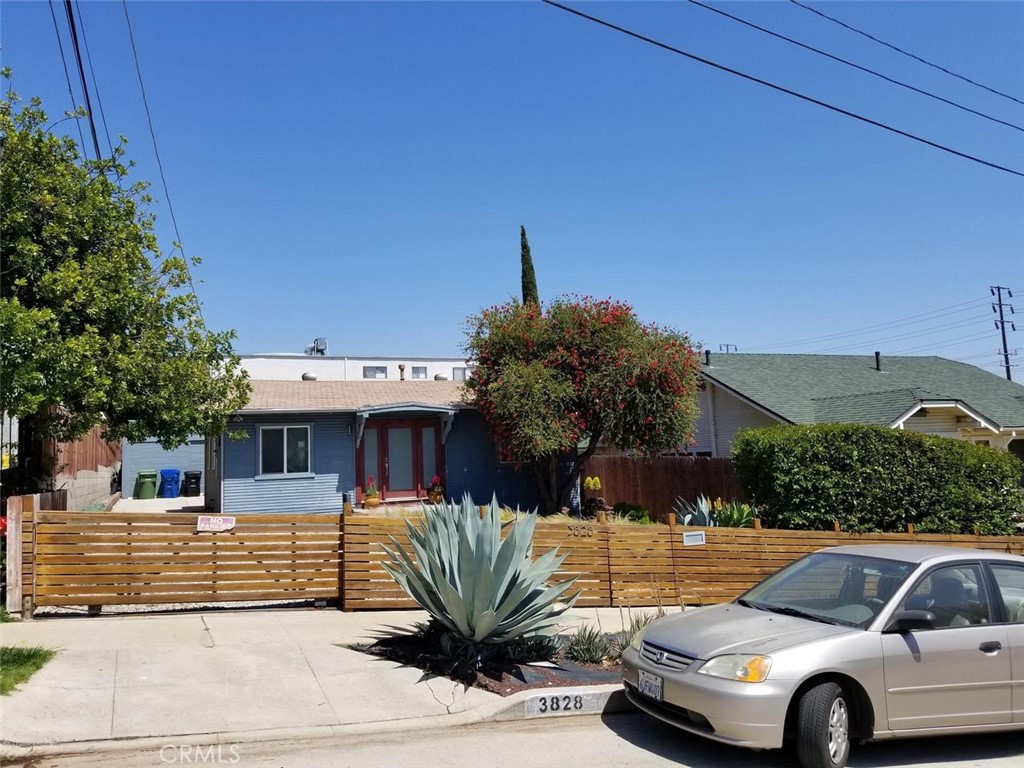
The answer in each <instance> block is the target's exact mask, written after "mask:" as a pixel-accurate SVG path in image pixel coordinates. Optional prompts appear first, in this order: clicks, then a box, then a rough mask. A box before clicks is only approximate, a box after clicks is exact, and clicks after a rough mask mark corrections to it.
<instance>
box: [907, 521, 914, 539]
mask: <svg viewBox="0 0 1024 768" xmlns="http://www.w3.org/2000/svg"><path fill="white" fill-rule="evenodd" d="M907 533H909V534H910V535H911V536H913V535H914V524H913V523H907Z"/></svg>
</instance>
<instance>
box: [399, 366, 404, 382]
mask: <svg viewBox="0 0 1024 768" xmlns="http://www.w3.org/2000/svg"><path fill="white" fill-rule="evenodd" d="M398 380H399V381H405V363H399V364H398Z"/></svg>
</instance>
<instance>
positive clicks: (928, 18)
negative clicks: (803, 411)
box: [0, 0, 1024, 380]
mask: <svg viewBox="0 0 1024 768" xmlns="http://www.w3.org/2000/svg"><path fill="white" fill-rule="evenodd" d="M62 5H63V4H61V3H58V4H56V5H55V6H54V8H55V10H56V12H57V20H58V23H59V27H60V30H61V34H62V35H63V39H64V44H65V52H66V53H68V54H70V51H69V40H68V36H67V22H66V20H65V19H64V16H63V7H62ZM815 6H816V7H818V8H820V9H822V10H824V11H825V12H828V13H830V14H832V15H834V16H836V17H837V18H841V19H843V20H845V21H847V22H849V23H851V24H853V25H856V26H858V27H860V28H863V29H865V30H867V31H870V32H872V33H874V34H876V35H877V36H879V37H881V38H883V39H886V40H889V41H891V42H894V43H896V44H898V45H900V46H901V47H903V48H905V49H907V50H909V51H912V52H914V53H916V54H918V55H920V56H922V57H924V58H926V59H929V60H932V61H935V62H937V63H939V64H942V65H943V66H945V67H947V68H949V69H951V70H954V71H956V72H959V73H961V74H964V75H967V76H969V77H971V78H973V79H975V80H978V81H980V82H983V83H985V84H987V85H989V86H991V87H993V88H996V89H998V90H1002V91H1005V92H1006V93H1008V94H1011V95H1014V96H1016V97H1017V98H1020V99H1022V100H1024V3H1019V2H998V3H986V2H970V3H956V2H938V3H931V2H906V3H891V2H856V3H848V2H829V3H816V4H815ZM575 7H578V8H581V9H583V10H585V11H587V12H589V13H591V14H594V15H597V16H600V17H602V18H605V19H607V20H609V21H613V22H615V23H617V24H621V25H623V26H626V27H629V28H631V29H634V30H635V31H637V32H640V33H643V34H646V35H649V36H652V37H655V38H657V39H659V40H662V41H664V42H666V43H669V44H672V45H675V46H677V47H680V48H683V49H686V50H688V51H691V52H693V53H695V54H698V55H700V56H704V57H706V58H710V59H713V60H715V61H718V62H720V63H722V64H725V65H728V66H730V67H734V68H737V69H741V70H743V71H747V72H749V73H751V74H754V75H757V76H759V77H761V78H764V79H768V80H771V81H773V82H777V83H779V84H780V85H784V86H786V87H789V88H792V89H794V90H798V91H801V92H803V93H806V94H808V95H811V96H814V97H816V98H819V99H822V100H824V101H829V102H831V103H834V104H836V105H838V106H841V107H843V108H846V109H849V110H851V111H855V112H859V113H861V114H864V115H866V116H868V117H871V118H873V119H876V120H879V121H882V122H886V123H890V124H892V125H894V126H897V127H899V128H901V129H903V130H906V131H909V132H912V133H917V134H919V135H921V136H924V137H926V138H928V139H930V140H932V141H936V142H939V143H942V144H947V145H950V146H952V147H955V148H957V149H959V150H961V151H964V152H968V153H970V154H974V155H978V156H980V157H983V158H985V159H986V160H990V161H992V162H995V163H998V164H1001V165H1006V166H1010V167H1014V168H1016V169H1018V170H1024V133H1022V132H1021V131H1018V130H1014V129H1011V128H1007V127H1005V126H1002V125H997V124H995V123H992V122H990V121H987V120H984V119H981V118H978V117H975V116H972V115H968V114H966V113H963V112H961V111H959V110H956V109H953V108H951V107H948V106H945V105H943V104H939V103H937V102H934V101H932V100H931V99H927V98H925V97H922V96H918V95H915V94H911V93H909V92H907V91H905V90H903V89H900V88H897V87H895V86H891V85H888V84H885V83H883V82H881V81H879V80H876V79H875V78H871V77H869V76H867V75H864V74H862V73H858V72H855V71H853V70H850V69H848V68H846V67H843V66H841V65H839V64H835V63H833V62H829V61H826V60H825V59H822V58H820V57H817V56H815V55H813V54H811V53H808V52H805V51H801V50H799V49H796V48H795V47H794V46H791V45H789V44H786V43H783V42H781V41H778V40H774V39H771V38H769V37H767V36H765V35H763V34H761V33H759V32H756V31H754V30H750V29H747V28H744V27H741V26H740V25H738V24H736V23H735V22H732V21H730V20H728V19H724V18H721V17H720V16H717V15H715V14H712V13H710V12H708V11H705V10H703V9H701V8H699V7H696V6H693V5H691V4H689V3H687V2H682V1H679V2H658V3H644V2H629V3H627V2H609V3H585V4H579V3H577V4H575ZM718 7H720V8H722V9H723V10H726V11H728V12H730V13H732V14H735V15H737V16H741V17H743V18H745V19H748V20H750V21H752V22H755V23H758V24H761V25H762V26H766V27H769V28H771V29H773V30H775V31H778V32H780V33H782V34H786V35H789V36H791V37H794V38H797V39H799V40H801V41H803V42H806V43H808V44H811V45H815V46H817V47H820V48H824V49H826V50H828V51H829V52H831V53H833V54H835V55H838V56H843V57H846V58H849V59H852V60H854V61H856V62H857V63H859V64H861V65H863V66H868V67H872V68H876V69H878V70H880V71H883V72H885V73H886V74H887V75H889V76H891V77H895V78H898V79H903V80H907V81H909V82H911V83H913V84H914V85H915V86H917V87H919V88H924V89H929V90H934V91H935V92H937V93H939V94H941V95H942V96H943V97H945V98H948V99H952V100H955V101H958V102H961V103H963V104H965V105H967V106H970V107H971V108H973V109H977V110H980V111H983V112H986V113H989V114H991V115H993V116H996V117H998V118H1000V119H1002V120H1006V121H1009V122H1014V123H1017V124H1019V125H1022V126H1024V105H1021V104H1018V103H1015V102H1012V101H1009V100H1007V99H1004V98H1000V97H997V96H995V95H993V94H991V93H988V92H986V91H983V90H980V89H978V88H975V87H973V86H970V85H968V84H966V83H963V82H961V81H959V80H955V79H953V78H951V77H949V76H947V75H944V74H942V73H940V72H937V71H936V70H934V69H930V68H928V67H925V66H924V65H922V64H919V63H917V62H914V61H911V60H910V59H907V58H906V57H903V56H900V55H899V54H897V53H895V52H893V51H891V50H888V49H885V48H883V47H881V46H879V45H877V44H875V43H872V42H870V41H868V40H866V39H864V38H862V37H860V36H857V35H855V34H853V33H851V32H849V31H847V30H845V29H842V28H840V27H838V26H836V25H834V24H831V23H829V22H827V21H825V20H823V19H821V18H820V17H818V16H815V15H813V14H811V13H808V12H807V11H805V10H803V9H801V8H799V7H797V6H795V5H793V4H791V3H787V2H782V1H781V0H779V1H773V2H758V3H727V4H720V5H719V6H718ZM129 12H130V14H131V19H132V24H133V28H134V32H135V38H136V44H137V46H138V49H139V57H140V61H141V66H142V72H143V76H144V78H145V84H146V89H147V93H148V96H149V101H150V106H151V108H152V113H153V120H154V125H155V129H156V134H157V139H158V142H159V149H160V153H161V156H162V159H163V164H164V169H165V172H166V175H167V181H168V184H169V187H170V192H171V200H172V202H173V204H174V208H175V212H176V215H177V219H178V224H179V227H180V231H181V236H182V240H183V242H184V244H185V248H186V251H187V252H189V253H192V254H196V255H199V256H201V257H202V258H203V260H204V261H203V264H202V265H201V266H199V267H198V268H196V269H195V271H194V275H195V277H196V278H197V280H198V281H201V282H199V283H197V288H198V290H199V293H200V296H201V299H202V301H203V306H204V314H205V317H206V319H207V322H208V324H209V325H211V326H212V327H215V328H218V329H221V328H234V329H236V330H237V332H238V337H239V338H238V342H237V349H238V351H240V352H243V353H252V352H264V351H277V352H283V351H294V352H299V351H301V350H302V348H303V347H304V346H305V345H306V344H308V343H309V342H311V341H312V339H313V338H314V337H315V336H326V337H327V338H328V339H329V343H330V353H331V354H338V355H343V354H351V355H371V354H381V355H410V356H413V355H424V356H430V355H439V356H447V355H457V354H460V350H461V344H462V341H463V326H462V323H463V320H464V319H465V317H466V316H467V315H469V314H471V313H473V312H475V311H477V310H478V309H480V308H481V307H483V306H487V305H489V304H492V303H497V302H501V301H504V300H506V299H508V298H509V297H511V296H514V295H517V294H518V291H519V237H518V234H519V225H520V224H524V225H525V226H526V227H527V230H528V232H529V237H530V243H531V246H532V248H533V254H534V261H535V265H536V271H537V278H538V283H539V287H540V293H541V297H542V298H548V299H549V298H553V297H554V296H556V295H560V294H563V293H568V292H575V293H580V294H592V295H596V296H614V297H616V298H620V299H624V300H627V301H629V302H631V303H632V304H633V306H634V307H635V309H636V311H637V313H638V314H639V315H640V317H641V318H642V319H643V320H645V321H652V322H657V323H660V324H663V325H671V326H674V327H676V328H678V329H680V330H684V331H686V332H688V333H689V334H690V335H691V337H692V338H693V339H694V340H695V341H697V342H702V343H703V344H704V345H705V346H706V347H707V348H709V349H711V350H713V351H716V352H717V350H718V349H719V345H720V344H725V343H729V344H734V345H737V346H738V347H739V349H740V351H758V350H764V351H772V352H833V351H835V352H842V353H849V354H871V353H872V352H874V351H875V350H876V349H878V350H881V351H882V352H883V354H897V353H903V352H907V351H912V352H914V353H921V354H940V355H944V356H947V357H954V358H959V359H964V360H968V361H969V362H972V363H974V364H977V365H981V366H982V367H985V368H987V369H989V370H993V371H995V372H1000V371H1001V368H1000V366H999V360H998V358H997V357H996V356H995V354H994V353H995V351H996V349H997V348H998V347H999V338H998V334H997V332H996V330H995V329H994V327H993V325H992V317H993V315H992V311H991V309H990V308H989V305H988V303H987V301H986V299H987V298H988V287H989V286H990V285H995V284H1000V285H1006V286H1010V287H1011V288H1015V289H1016V290H1017V292H1018V293H1017V294H1016V295H1017V296H1018V297H1019V298H1018V299H1017V301H1016V306H1017V307H1018V308H1019V309H1020V311H1021V312H1024V251H1022V243H1024V178H1021V177H1017V176H1012V175H1010V174H1006V173H1002V172H999V171H995V170H992V169H990V168H986V167H983V166H980V165H977V164H975V163H971V162H968V161H965V160H962V159H959V158H956V157H953V156H950V155H948V154H945V153H943V152H939V151H937V150H935V149H932V148H929V147H926V146H923V145H921V144H918V143H915V142H912V141H909V140H907V139H904V138H901V137H899V136H895V135H892V134H889V133H887V132H884V131H881V130H879V129H876V128H873V127H870V126H867V125H864V124H862V123H859V122H857V121H854V120H851V119H849V118H846V117H843V116H840V115H836V114H834V113H831V112H828V111H826V110H823V109H821V108H819V107H815V106H812V105H809V104H806V103H803V102H800V101H798V100H796V99H793V98H791V97H789V96H785V95H783V94H780V93H777V92H774V91H771V90H769V89H767V88H764V87H762V86H758V85H755V84H753V83H749V82H745V81H743V80H741V79H739V78H736V77H733V76H730V75H728V74H725V73H722V72H718V71H716V70H713V69H711V68H708V67H706V66H703V65H701V64H698V63H695V62H692V61H689V60H687V59H684V58H682V57H679V56H676V55H672V54H670V53H667V52H665V51H663V50H659V49H657V48H654V47H652V46H650V45H646V44H644V43H641V42H638V41H636V40H633V39H630V38H628V37H626V36H624V35H622V34H619V33H616V32H613V31H610V30H607V29H603V28H600V27H598V26H596V25H594V24H592V23H589V22H587V21H584V20H581V19H579V18H576V17H573V16H571V15H569V14H567V13H565V12H563V11H559V10H557V9H555V8H552V7H550V6H547V5H544V4H541V3H539V2H507V3H502V2H453V3H440V2H405V3H398V2H377V3H355V2H313V3H272V2H226V3H217V2H204V3H197V2H173V3H168V2H130V3H129ZM80 14H81V17H82V21H83V24H84V29H85V33H86V36H87V38H86V39H87V41H88V44H89V48H90V51H91V56H92V64H93V67H94V70H95V79H96V86H97V87H98V91H99V95H100V98H101V99H102V103H103V108H104V112H105V115H106V122H107V125H108V128H109V130H110V133H111V134H112V135H116V134H118V133H120V134H124V135H125V136H126V137H128V139H129V155H130V156H131V157H132V158H133V159H134V160H136V162H137V175H138V176H139V177H140V178H144V179H148V180H150V181H152V182H154V189H153V192H154V195H155V196H156V197H157V198H158V202H157V204H156V206H155V210H156V213H157V216H158V220H159V222H158V231H159V233H160V235H161V239H162V242H164V243H165V244H166V246H167V247H168V248H169V247H170V244H171V242H172V240H173V232H172V230H171V227H170V217H169V215H168V213H167V208H166V205H165V201H164V194H163V190H162V189H161V188H160V186H159V178H158V174H157V169H156V164H155V160H154V154H153V148H152V144H151V142H150V138H149V135H148V130H147V128H146V122H145V113H144V110H143V105H142V100H141V96H140V92H139V85H138V82H137V79H136V75H135V68H134V67H135V65H134V61H133V59H132V54H131V48H130V44H129V39H128V34H127V28H126V25H125V17H124V11H123V9H122V6H121V3H119V2H86V1H81V2H80ZM0 40H2V44H3V63H4V64H5V65H7V66H10V67H12V68H13V69H14V71H15V90H17V91H18V92H19V93H20V94H21V95H22V96H23V97H28V96H40V97H41V98H42V99H43V100H44V106H45V107H46V108H47V109H48V111H49V112H50V113H51V115H52V116H56V115H59V114H60V113H62V112H63V111H64V110H65V109H67V108H69V106H70V104H71V98H70V97H69V95H68V92H67V84H66V82H65V75H64V69H63V68H62V66H61V62H60V54H59V51H58V48H57V38H56V34H55V31H54V25H53V20H52V19H51V16H50V6H49V5H48V4H47V3H45V2H24V1H23V2H8V3H5V4H4V11H3V18H2V29H0ZM70 62H71V60H70V55H69V64H70ZM74 76H75V73H74V70H72V78H74ZM72 83H73V86H74V91H75V93H76V103H81V101H82V99H81V96H80V95H77V94H79V93H80V89H79V86H78V84H77V80H76V79H73V80H72ZM94 109H95V111H97V112H98V108H96V105H95V104H94ZM65 125H70V124H65ZM100 130H101V141H103V139H102V127H101V128H100ZM76 135H77V133H76ZM86 136H87V137H88V134H86ZM104 143H105V141H104ZM921 315H923V317H916V316H921ZM915 317H916V319H915V320H914V321H913V322H908V323H907V324H898V323H900V322H901V321H902V320H903V319H905V318H915ZM1021 320H1022V321H1024V315H1022V316H1021ZM869 326H872V327H873V328H871V329H869V330H867V331H864V332H858V333H850V334H849V335H845V336H838V337H835V338H831V339H823V340H819V341H816V342H813V343H790V342H797V341H802V340H805V339H808V338H814V337H823V336H831V335H833V334H843V333H847V332H853V331H858V330H859V329H863V328H866V327H869ZM1019 327H1020V328H1021V329H1022V332H1018V333H1017V334H1011V346H1014V347H1017V348H1020V349H1021V351H1022V352H1024V322H1021V323H1020V324H1019ZM986 331H988V333H987V334H986ZM901 336H902V337H904V338H899V337H901ZM964 337H966V338H964ZM1016 361H1017V362H1021V361H1024V354H1022V355H1020V356H1018V357H1017V358H1016ZM1015 374H1016V375H1015V376H1014V379H1015V380H1024V368H1018V369H1016V371H1015Z"/></svg>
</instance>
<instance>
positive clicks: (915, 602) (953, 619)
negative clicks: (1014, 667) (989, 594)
mask: <svg viewBox="0 0 1024 768" xmlns="http://www.w3.org/2000/svg"><path fill="white" fill-rule="evenodd" d="M903 608H904V609H905V610H920V611H930V612H931V613H933V614H935V626H936V627H963V626H968V625H970V624H981V623H983V622H988V621H989V620H990V619H989V609H988V600H987V599H986V596H985V584H984V582H983V581H982V579H981V575H980V574H979V573H978V569H977V567H976V566H973V565H955V566H950V567H948V568H939V569H937V570H934V571H932V572H931V573H930V574H928V575H927V576H926V577H925V578H923V579H922V580H921V581H920V582H919V583H918V584H917V586H916V587H915V588H914V590H913V592H911V593H910V594H909V595H908V596H907V599H906V600H905V601H904V603H903Z"/></svg>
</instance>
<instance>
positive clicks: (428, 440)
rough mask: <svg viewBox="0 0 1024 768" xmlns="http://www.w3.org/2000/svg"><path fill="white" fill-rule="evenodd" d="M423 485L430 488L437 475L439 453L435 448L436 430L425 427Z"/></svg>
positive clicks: (423, 430)
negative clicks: (431, 481)
mask: <svg viewBox="0 0 1024 768" xmlns="http://www.w3.org/2000/svg"><path fill="white" fill-rule="evenodd" d="M422 432H423V485H424V486H425V487H427V488H429V487H430V480H431V479H432V478H433V477H434V475H436V474H437V452H436V451H435V447H434V428H433V427H423V429H422Z"/></svg>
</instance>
